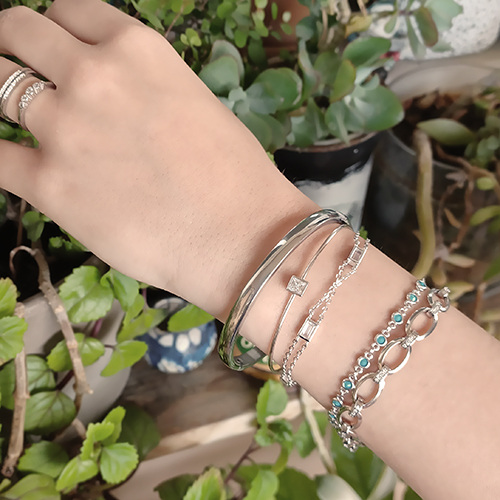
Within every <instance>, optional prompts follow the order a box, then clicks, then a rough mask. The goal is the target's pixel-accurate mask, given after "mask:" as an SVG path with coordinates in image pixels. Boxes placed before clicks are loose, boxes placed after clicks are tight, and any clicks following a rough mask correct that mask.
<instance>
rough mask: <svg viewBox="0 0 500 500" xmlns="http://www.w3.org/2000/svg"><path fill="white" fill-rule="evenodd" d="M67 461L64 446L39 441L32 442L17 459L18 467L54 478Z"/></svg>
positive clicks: (21, 469) (24, 470)
mask: <svg viewBox="0 0 500 500" xmlns="http://www.w3.org/2000/svg"><path fill="white" fill-rule="evenodd" d="M68 461H69V457H68V454H67V453H66V451H65V450H64V448H63V447H62V446H61V445H60V444H59V443H55V442H49V441H39V442H38V443H34V444H32V445H31V446H30V447H29V448H28V449H27V450H26V451H25V452H24V455H23V456H22V457H21V458H20V459H19V464H18V469H19V470H20V471H23V472H37V473H39V474H45V475H46V476H50V477H52V478H54V479H55V478H56V477H57V476H59V474H60V473H61V472H62V470H63V469H64V467H65V466H66V464H67V463H68Z"/></svg>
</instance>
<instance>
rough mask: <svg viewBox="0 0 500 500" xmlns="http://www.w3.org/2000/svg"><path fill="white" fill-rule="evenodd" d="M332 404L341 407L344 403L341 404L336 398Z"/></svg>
mask: <svg viewBox="0 0 500 500" xmlns="http://www.w3.org/2000/svg"><path fill="white" fill-rule="evenodd" d="M332 404H333V406H335V408H340V407H341V406H342V405H341V404H340V401H337V400H336V399H334V400H333V401H332Z"/></svg>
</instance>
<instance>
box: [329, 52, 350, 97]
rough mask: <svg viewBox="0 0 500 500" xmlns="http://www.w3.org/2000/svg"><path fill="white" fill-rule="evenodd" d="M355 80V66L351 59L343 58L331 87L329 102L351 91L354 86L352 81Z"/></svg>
mask: <svg viewBox="0 0 500 500" xmlns="http://www.w3.org/2000/svg"><path fill="white" fill-rule="evenodd" d="M355 80H356V68H355V67H354V66H353V64H352V63H351V61H349V60H343V61H342V62H341V63H340V66H339V69H338V71H337V75H336V76H335V81H334V82H333V89H332V92H331V94H330V102H334V101H339V100H340V99H342V98H343V97H345V96H346V95H347V94H350V93H351V92H352V89H353V88H354V81H355Z"/></svg>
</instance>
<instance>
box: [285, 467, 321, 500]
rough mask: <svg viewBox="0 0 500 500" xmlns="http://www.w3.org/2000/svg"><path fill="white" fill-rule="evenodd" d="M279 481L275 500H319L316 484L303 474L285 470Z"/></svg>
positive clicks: (289, 469)
mask: <svg viewBox="0 0 500 500" xmlns="http://www.w3.org/2000/svg"><path fill="white" fill-rule="evenodd" d="M279 479H280V487H279V490H278V494H277V495H276V500H302V499H307V500H319V497H318V493H317V487H316V483H315V482H314V481H313V480H312V479H311V478H309V477H308V476H307V475H306V474H304V473H303V472H299V471H298V470H295V469H291V468H287V469H285V470H284V471H283V472H282V473H281V474H280V476H279Z"/></svg>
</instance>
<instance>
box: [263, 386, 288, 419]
mask: <svg viewBox="0 0 500 500" xmlns="http://www.w3.org/2000/svg"><path fill="white" fill-rule="evenodd" d="M287 403H288V395H287V393H286V390H285V388H284V387H283V386H282V385H281V384H280V383H279V382H277V381H275V380H268V381H267V382H266V383H265V384H264V385H263V386H262V387H261V389H260V391H259V395H258V396H257V406H256V410H257V422H258V423H259V424H260V425H264V424H265V423H266V418H267V417H270V416H272V415H279V414H280V413H282V412H283V411H284V409H285V408H286V405H287Z"/></svg>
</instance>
